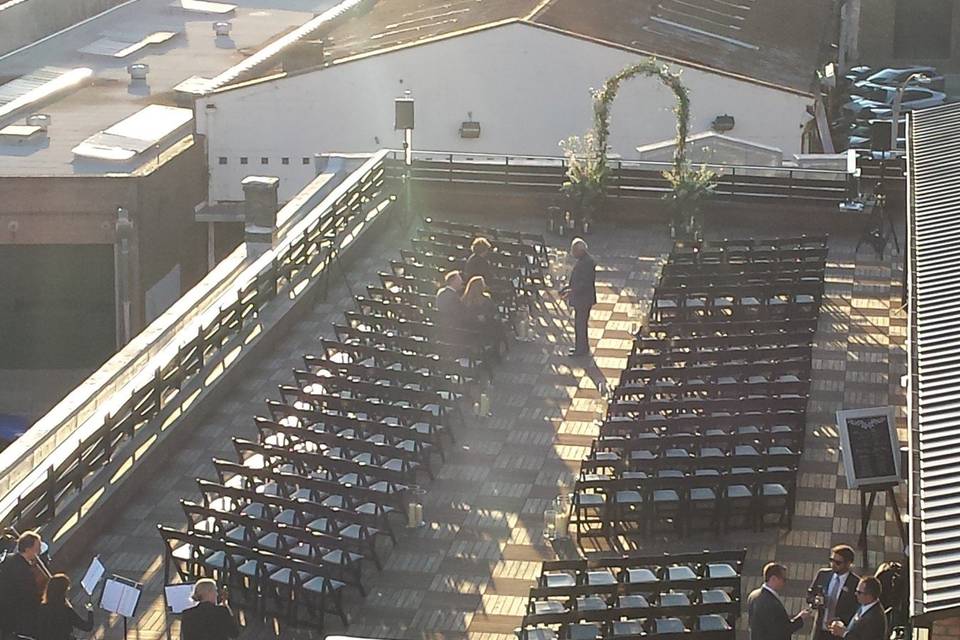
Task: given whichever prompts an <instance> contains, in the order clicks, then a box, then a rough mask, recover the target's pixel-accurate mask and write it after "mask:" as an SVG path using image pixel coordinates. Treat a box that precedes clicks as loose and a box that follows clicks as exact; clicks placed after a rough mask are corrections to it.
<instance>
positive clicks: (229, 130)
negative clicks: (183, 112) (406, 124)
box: [197, 24, 810, 201]
mask: <svg viewBox="0 0 960 640" xmlns="http://www.w3.org/2000/svg"><path fill="white" fill-rule="evenodd" d="M638 59H639V56H637V55H636V54H633V53H631V52H628V51H622V50H620V49H616V48H613V47H607V46H604V45H600V44H597V43H594V42H590V41H586V40H582V39H579V38H574V37H570V36H566V35H563V34H558V33H555V32H551V31H547V30H544V29H540V28H537V27H533V26H529V25H525V24H509V25H505V26H501V27H497V28H492V29H487V30H484V31H479V32H476V33H473V34H469V35H463V36H459V37H455V38H450V39H447V40H441V41H438V42H434V43H431V44H425V45H421V46H417V47H410V48H407V49H401V50H398V51H394V52H392V53H387V54H381V55H375V56H370V57H368V58H365V59H362V60H357V61H354V62H349V63H345V64H341V65H334V66H332V67H330V68H327V69H324V70H321V71H316V72H311V73H305V74H300V75H295V76H291V77H288V78H281V79H278V80H273V81H268V82H261V83H255V84H251V85H249V86H246V87H242V88H238V89H234V90H229V91H225V92H222V93H218V94H213V95H210V96H207V97H206V98H203V99H201V100H200V101H199V103H198V105H197V114H198V123H197V125H198V128H199V130H200V132H201V133H205V134H207V136H208V153H209V160H210V172H211V176H210V192H211V193H210V197H211V200H212V201H221V200H240V199H241V197H242V191H241V189H240V181H241V179H243V177H244V176H247V175H257V174H266V175H276V176H280V178H281V184H280V197H281V199H283V200H287V199H289V198H290V197H292V196H293V195H294V194H296V193H297V191H298V190H299V189H300V188H301V187H302V186H303V185H305V184H306V183H307V182H308V181H309V180H310V179H311V178H312V177H313V175H314V172H313V167H312V166H310V165H304V164H303V159H304V158H311V157H312V156H313V154H314V153H318V152H360V151H374V150H376V149H379V148H383V147H394V148H400V146H401V142H402V132H398V131H394V130H393V99H394V98H395V97H397V96H399V95H401V94H402V93H403V92H404V91H405V90H411V91H412V92H413V96H414V98H415V100H416V129H415V132H414V148H415V149H423V150H444V151H461V152H473V153H478V154H479V153H490V154H516V155H560V152H561V151H560V148H559V146H558V141H559V140H561V139H562V138H566V137H568V136H570V135H574V134H581V133H583V132H585V131H587V130H588V129H589V128H590V126H591V119H592V106H591V98H590V94H589V88H590V87H599V86H600V85H601V84H602V83H603V81H604V79H605V78H607V77H608V76H610V75H612V74H613V73H615V72H617V71H619V70H620V69H622V68H623V67H624V66H626V65H627V64H629V63H632V62H635V61H637V60H638ZM675 68H677V69H680V70H682V72H683V80H684V83H685V84H686V86H687V88H688V89H689V91H690V98H691V105H692V113H691V133H696V132H699V131H704V130H707V129H709V127H710V122H711V121H712V120H713V118H714V117H715V116H717V115H718V114H721V113H728V114H730V115H732V116H734V117H735V118H736V127H735V129H734V130H733V132H732V133H731V135H735V136H736V137H738V138H742V139H746V140H751V141H754V142H759V143H762V144H765V145H770V146H774V147H779V148H780V149H782V150H783V152H784V154H786V155H789V154H793V153H798V152H799V151H800V139H801V124H802V122H803V121H804V120H805V119H806V118H807V116H806V114H805V106H806V105H807V104H808V103H809V102H810V98H808V97H805V96H801V95H797V94H793V93H789V92H787V91H781V90H778V89H774V88H770V87H765V86H761V85H758V84H755V83H751V82H747V81H743V80H738V79H735V78H731V77H728V76H723V75H720V74H716V73H710V72H705V71H702V70H698V69H694V68H689V67H687V68H685V67H682V66H679V65H675ZM672 110H673V97H672V94H671V93H670V92H669V90H667V89H666V88H665V87H663V86H662V85H661V84H660V83H659V82H658V81H657V80H655V79H644V78H638V79H635V80H634V81H632V82H628V83H627V84H625V85H623V87H622V88H621V90H620V95H619V96H618V99H617V101H616V102H615V104H614V107H613V117H612V126H611V138H610V139H611V146H612V151H614V152H616V153H619V154H621V155H622V156H623V157H624V158H631V157H635V155H636V151H635V148H636V147H637V146H638V145H643V144H647V143H651V142H657V141H660V140H663V139H665V138H669V137H670V136H671V135H673V132H674V129H675V120H674V116H673V111H672ZM468 112H472V114H473V119H475V120H478V121H479V122H480V124H481V127H482V133H481V136H480V138H479V139H475V140H464V139H461V138H460V137H459V132H458V131H459V127H460V123H461V122H462V121H463V120H466V119H468ZM241 157H246V158H247V164H246V165H241V164H240V158H241ZM284 157H286V158H289V159H290V160H289V164H288V165H283V164H281V158H284ZM221 158H224V159H225V162H226V164H221V162H222V160H221ZM262 158H267V159H268V164H266V165H264V164H262V160H261V159H262Z"/></svg>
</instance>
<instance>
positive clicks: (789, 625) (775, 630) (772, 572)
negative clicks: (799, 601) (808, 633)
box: [747, 562, 813, 640]
mask: <svg viewBox="0 0 960 640" xmlns="http://www.w3.org/2000/svg"><path fill="white" fill-rule="evenodd" d="M786 584H787V568H786V567H784V566H783V565H782V564H778V563H776V562H768V563H767V564H766V566H764V567H763V586H762V587H760V588H759V589H756V590H754V591H753V592H751V593H750V595H749V596H748V597H747V613H748V614H749V615H750V640H789V638H790V636H791V635H793V634H794V633H796V632H797V631H799V630H800V629H802V628H803V622H804V620H806V619H807V618H810V617H812V616H813V611H811V610H810V609H804V610H803V611H801V612H800V613H798V614H797V615H795V616H793V617H790V616H789V615H788V614H787V610H786V608H785V607H784V606H783V601H782V600H781V599H780V592H781V591H782V590H783V588H784V586H786Z"/></svg>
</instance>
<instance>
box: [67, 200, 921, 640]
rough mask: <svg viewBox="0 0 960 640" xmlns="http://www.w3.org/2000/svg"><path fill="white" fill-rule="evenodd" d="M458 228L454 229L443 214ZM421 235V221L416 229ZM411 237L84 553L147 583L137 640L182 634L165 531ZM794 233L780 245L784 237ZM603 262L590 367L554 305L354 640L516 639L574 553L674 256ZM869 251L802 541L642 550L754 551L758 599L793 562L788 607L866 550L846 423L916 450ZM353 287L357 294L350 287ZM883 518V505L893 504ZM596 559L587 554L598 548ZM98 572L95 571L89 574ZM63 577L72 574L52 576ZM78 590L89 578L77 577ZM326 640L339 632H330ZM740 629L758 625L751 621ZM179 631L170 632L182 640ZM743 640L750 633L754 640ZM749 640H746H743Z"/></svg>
mask: <svg viewBox="0 0 960 640" xmlns="http://www.w3.org/2000/svg"><path fill="white" fill-rule="evenodd" d="M444 216H445V217H446V214H444ZM484 223H485V224H491V225H497V226H501V227H511V228H513V227H515V228H519V229H525V230H535V231H540V226H539V224H537V225H536V227H534V222H533V221H532V220H523V219H516V218H511V219H505V218H504V219H487V220H484ZM414 224H417V223H414ZM410 231H411V230H410V229H409V228H408V229H406V230H405V231H396V230H394V231H391V232H389V233H387V234H385V235H384V237H381V238H379V239H378V241H377V242H376V244H375V246H373V247H371V248H370V249H368V250H367V251H366V252H365V254H364V255H363V256H362V257H361V258H358V259H357V260H356V261H355V262H354V263H353V265H352V266H351V267H350V269H349V271H348V273H347V274H346V280H347V281H348V282H349V287H348V286H347V284H346V282H345V281H344V280H343V279H340V282H339V283H338V284H337V286H336V287H334V288H333V289H331V292H330V295H329V297H328V298H327V299H326V301H324V302H322V303H318V304H316V306H315V308H314V309H313V312H312V314H311V315H310V316H309V318H308V319H306V320H304V321H302V322H300V323H299V324H298V325H297V326H296V327H295V328H294V330H293V331H291V332H289V334H288V335H287V337H286V338H285V339H284V340H283V341H282V342H281V343H280V344H279V345H278V346H277V347H276V348H275V349H274V350H273V352H272V356H271V357H269V358H266V359H262V360H261V361H259V362H257V363H255V364H254V366H253V367H251V368H250V369H249V370H248V372H247V373H246V374H244V376H245V377H244V379H243V381H242V382H241V383H240V384H238V385H237V386H236V387H235V388H234V389H233V390H232V391H231V392H230V393H229V395H228V396H226V397H225V398H224V399H223V400H222V401H220V402H219V403H217V404H216V406H214V407H212V408H211V409H210V411H209V414H208V416H207V418H206V419H205V420H203V421H202V424H201V425H199V428H197V429H194V430H193V431H192V432H191V434H190V436H189V441H188V443H187V445H186V447H185V448H183V449H182V450H181V451H180V452H179V453H177V454H176V455H174V456H171V458H170V459H169V460H168V461H166V463H165V464H164V466H163V468H164V472H163V473H162V474H160V475H158V476H157V477H155V478H154V479H153V481H152V482H150V483H149V484H147V485H145V486H143V487H142V488H141V489H140V490H139V491H138V492H137V495H136V497H135V498H134V499H133V500H132V501H131V502H130V503H128V504H126V505H125V506H122V507H121V506H118V507H117V508H116V510H115V512H114V515H113V517H112V520H113V524H112V525H111V526H110V527H109V528H108V530H107V531H105V532H104V533H103V535H102V536H100V537H99V539H98V540H97V542H96V543H95V544H93V545H92V546H91V547H90V548H89V549H88V550H87V554H88V556H89V555H93V554H99V555H100V557H101V559H102V560H103V561H104V563H105V564H106V566H107V567H108V571H109V572H114V573H117V574H120V575H123V576H126V577H129V578H134V579H137V580H141V581H142V582H143V583H144V586H145V594H144V600H143V601H142V602H141V605H140V609H139V612H138V619H137V621H136V623H135V624H134V625H133V626H132V629H131V632H130V635H131V636H132V637H136V638H141V639H142V640H150V639H152V638H159V637H176V636H177V635H178V633H179V631H178V622H177V621H176V619H175V617H174V616H167V615H166V614H165V613H164V607H163V598H162V586H163V585H162V582H163V575H162V574H163V572H162V557H161V551H162V544H161V541H160V538H159V536H158V535H157V533H156V530H155V526H156V524H157V523H158V522H161V523H165V524H168V525H172V526H181V525H182V524H183V522H184V517H183V513H182V512H181V510H180V507H179V505H178V500H179V499H180V498H190V499H195V498H196V496H197V489H196V484H195V482H194V478H195V477H197V476H200V477H211V475H212V473H213V467H212V465H211V463H210V459H211V457H213V456H223V457H232V456H233V453H232V449H231V443H230V437H231V436H233V435H241V436H245V437H251V436H253V435H254V434H255V429H254V425H253V420H252V418H253V416H255V415H258V414H261V415H262V414H263V412H264V410H265V408H264V405H263V398H265V397H276V388H277V385H278V384H280V383H284V382H289V381H290V380H292V373H291V370H292V368H293V367H295V366H297V365H298V364H300V363H301V357H302V355H303V354H304V353H310V352H316V351H317V345H316V338H317V337H318V336H320V335H329V334H331V330H330V326H331V322H332V321H334V320H338V319H341V318H342V313H343V311H344V310H346V309H348V308H350V307H352V302H351V297H352V294H353V292H359V291H360V290H362V288H363V287H364V286H365V285H366V284H367V283H372V282H374V281H375V279H376V272H377V271H378V270H379V269H382V268H383V267H384V265H385V261H386V259H388V258H389V257H393V256H394V255H395V254H397V253H398V251H399V249H400V248H401V247H404V246H406V237H405V235H404V233H407V232H410ZM785 233H788V232H787V231H783V232H781V233H780V235H784V234H785ZM721 235H722V236H726V237H747V236H755V237H762V236H773V235H777V233H776V232H775V231H758V230H757V229H744V228H741V229H734V228H724V229H723V230H722V234H721V233H720V232H719V231H714V232H713V233H711V231H710V230H709V229H708V231H707V236H708V237H720V236H721ZM548 240H550V242H551V243H552V245H553V246H552V249H551V272H552V274H553V275H554V276H556V275H558V274H560V273H565V272H566V271H567V267H566V265H565V262H564V261H565V259H566V248H565V241H564V240H562V239H559V238H556V237H552V238H548ZM589 241H590V245H591V246H590V250H591V253H592V254H593V255H594V256H595V257H596V259H597V262H598V265H599V268H598V274H597V283H598V289H599V293H598V304H597V305H596V307H594V311H593V315H592V319H591V323H590V339H591V345H592V348H593V353H594V355H593V358H592V359H590V360H587V361H585V360H582V359H578V360H573V359H570V358H568V357H567V356H566V355H565V352H566V348H567V347H568V346H570V345H569V342H570V340H571V338H572V325H571V322H570V319H569V317H568V316H567V313H566V310H565V309H564V308H563V307H562V306H561V305H560V304H558V302H557V300H556V296H555V294H554V293H553V292H552V291H544V292H543V297H542V304H541V306H540V308H539V314H538V316H537V320H538V324H539V327H538V330H537V331H536V332H535V339H534V340H533V341H531V342H517V343H514V344H513V345H512V348H511V350H510V352H509V354H508V356H507V357H506V359H505V361H504V363H503V364H501V365H500V366H499V367H498V368H497V369H496V377H495V380H494V384H493V386H492V389H491V399H492V412H493V415H492V417H490V418H486V419H477V418H468V424H467V426H466V428H461V429H460V430H459V432H458V433H457V443H456V448H455V449H453V450H451V451H450V453H449V455H448V456H447V460H446V463H445V464H443V465H440V466H438V467H436V468H435V473H436V475H437V480H436V481H435V482H433V483H432V484H430V485H429V486H428V487H427V491H428V493H427V499H426V503H425V506H424V514H425V518H426V519H427V520H428V522H429V526H428V527H426V528H424V529H420V530H404V531H401V532H398V533H399V535H398V542H399V543H398V545H397V546H396V547H395V548H388V547H389V545H385V546H384V547H383V548H382V549H383V550H382V554H381V555H382V558H383V561H384V570H383V571H382V572H380V573H377V572H376V571H375V570H374V569H372V567H371V568H369V569H368V570H367V572H366V573H365V575H364V584H365V586H366V587H367V589H368V595H367V597H366V599H365V600H360V599H359V598H358V597H356V596H353V595H352V596H351V598H350V600H349V601H348V605H347V609H348V613H349V615H350V619H351V624H350V626H349V628H348V629H347V630H346V631H347V632H348V633H350V634H352V635H361V636H373V637H386V638H426V637H432V638H434V637H435V638H439V637H443V638H470V639H476V640H481V639H482V640H488V639H489V640H494V639H498V638H503V639H504V640H506V639H507V638H509V637H512V634H511V630H512V629H513V628H514V627H516V626H517V625H518V624H519V622H520V617H521V616H522V614H523V613H524V608H525V605H526V602H527V591H528V589H529V587H530V586H531V584H532V582H533V581H534V580H535V578H536V576H537V575H538V574H539V567H540V561H541V560H544V559H552V558H554V557H556V553H557V552H559V553H561V554H569V553H573V552H575V551H576V550H575V548H574V547H573V546H572V544H570V545H567V544H559V543H558V544H557V547H556V550H555V549H554V548H553V547H551V546H550V545H549V544H548V543H547V542H546V541H545V540H544V538H543V537H542V528H543V511H544V509H545V508H547V506H548V505H549V504H550V503H551V501H552V500H553V498H554V497H555V496H556V495H557V493H558V492H559V491H560V490H561V488H562V487H571V486H572V484H573V478H574V475H575V473H576V471H577V469H578V467H579V461H580V460H581V458H582V457H583V456H584V455H585V454H586V453H587V451H588V449H589V445H590V442H591V440H592V439H593V438H594V437H595V435H596V429H595V427H594V425H593V420H594V419H595V418H596V417H598V411H599V405H600V403H599V401H598V398H599V392H598V386H599V384H600V383H601V382H605V383H606V384H608V385H611V386H612V385H614V384H616V381H617V379H618V376H619V374H620V371H621V369H622V368H623V366H624V364H625V360H626V356H627V353H628V352H629V348H630V344H631V341H630V330H631V328H632V326H633V325H634V324H635V323H637V322H639V321H640V318H641V317H642V311H641V310H640V307H639V305H638V303H642V302H644V301H648V300H649V299H650V297H651V294H652V290H653V286H654V284H655V278H656V274H657V269H658V261H659V260H661V259H662V258H664V257H665V256H666V254H667V252H668V251H669V249H670V244H671V242H670V239H669V237H668V235H667V233H666V228H665V227H662V226H655V227H650V226H648V227H645V228H610V227H606V226H605V227H602V228H601V229H600V231H599V232H598V233H596V234H594V235H593V236H591V237H590V239H589ZM855 244H856V238H855V237H852V236H833V237H831V238H830V252H829V258H828V263H827V272H826V295H825V299H824V307H823V309H822V312H821V316H820V323H819V326H818V331H817V337H816V344H815V348H814V354H813V358H814V360H813V380H812V385H811V398H810V402H809V405H808V413H807V424H808V429H807V441H806V446H805V449H804V455H803V458H802V462H801V467H800V480H799V482H800V487H801V488H800V490H799V494H798V502H797V513H796V517H795V518H794V521H793V529H792V530H791V531H775V530H773V529H768V530H767V531H766V532H763V533H744V532H734V533H732V534H729V535H726V536H724V537H723V538H722V539H720V540H716V539H713V538H711V539H709V540H708V539H703V538H699V539H697V538H692V539H690V540H685V541H683V542H682V543H679V542H677V541H675V540H648V541H646V542H645V547H644V548H646V549H649V550H654V551H659V550H669V551H681V550H688V549H689V550H699V549H703V548H706V547H710V548H714V549H722V548H742V547H747V548H748V556H747V564H746V566H745V571H744V573H745V576H746V579H745V581H744V593H746V592H747V591H748V590H750V589H753V588H754V587H756V586H757V585H758V584H759V572H760V568H761V566H762V564H763V563H764V562H766V561H768V560H770V559H774V558H776V559H778V560H781V561H784V562H786V563H787V564H788V565H789V567H790V577H791V582H790V583H789V584H788V588H787V593H786V596H787V608H788V609H799V608H800V606H801V602H802V596H803V594H804V591H805V588H806V585H807V584H808V582H809V580H810V579H811V578H812V576H813V575H814V573H815V572H816V570H817V568H819V567H821V566H823V565H824V560H825V558H826V556H825V549H827V548H828V547H829V546H830V545H831V544H833V543H839V542H848V543H852V544H855V542H856V538H857V535H858V534H859V519H858V518H859V504H858V493H857V492H855V491H850V490H847V489H846V488H845V484H844V481H843V478H842V475H843V469H842V465H841V464H840V460H839V451H838V438H837V433H836V428H835V426H834V412H835V411H836V410H837V409H839V408H841V407H842V408H845V409H850V408H859V407H869V406H880V405H886V404H893V405H894V406H896V407H897V420H898V426H899V427H900V428H901V440H903V439H905V437H906V434H905V432H904V428H905V417H904V416H905V413H904V404H905V399H904V393H903V390H902V389H901V388H900V386H899V381H900V376H901V375H903V374H904V373H905V372H906V364H905V363H906V355H905V351H904V341H905V336H906V316H905V315H904V314H903V313H902V312H901V311H899V309H898V307H899V304H900V302H899V301H900V289H899V282H900V278H901V272H900V271H899V270H898V267H897V266H895V265H896V264H897V262H898V260H899V258H898V257H896V256H894V257H892V258H888V259H887V260H886V261H882V262H881V261H879V260H878V259H877V258H876V256H875V254H873V253H872V251H871V250H870V249H862V250H861V252H860V254H859V255H855V253H854V246H855ZM350 288H352V290H353V291H351V290H350ZM880 500H881V505H882V504H883V503H882V500H883V497H882V496H881V497H880ZM878 513H879V512H875V519H874V521H872V522H871V523H870V529H869V533H870V537H869V541H868V546H869V548H870V550H871V551H870V553H869V554H868V556H867V559H866V562H864V561H863V559H862V557H858V561H857V566H858V567H859V568H861V569H862V568H864V565H866V566H868V567H871V568H872V567H875V566H876V565H877V564H878V563H879V562H881V561H882V560H886V559H890V558H891V557H895V556H898V555H899V554H900V553H901V552H902V548H903V544H902V543H901V541H900V539H899V536H898V534H897V527H896V525H895V523H894V522H893V521H892V520H886V521H881V520H880V519H879V516H878V515H876V514H878ZM584 550H585V551H587V552H589V551H591V549H589V548H587V549H584ZM84 564H85V563H84ZM55 568H57V569H62V568H64V567H55ZM68 569H69V571H70V573H71V574H72V575H73V576H74V578H75V583H76V581H78V580H79V578H80V575H81V573H82V571H83V569H84V567H83V566H79V564H78V565H77V566H73V567H69V568H68ZM97 622H98V626H97V628H96V630H95V632H94V633H93V634H92V636H91V637H93V638H97V639H99V638H120V637H122V634H123V627H122V624H121V620H120V619H119V618H116V619H105V617H104V616H99V617H98V620H97ZM329 623H330V625H331V626H330V628H329V631H331V632H336V631H339V630H341V629H339V628H338V627H337V626H336V623H334V621H333V620H332V619H329ZM741 628H745V619H744V618H741ZM168 634H169V635H168ZM316 635H317V633H316V632H313V633H311V632H309V631H307V630H286V629H285V630H284V632H283V636H282V637H284V638H299V637H304V638H306V637H315V636H316ZM274 636H275V630H274V629H273V628H265V627H263V626H262V625H260V624H259V623H254V624H251V625H250V626H249V627H248V628H247V629H246V630H245V631H244V633H243V635H242V637H244V638H266V637H274ZM741 636H743V634H742V633H741ZM743 637H745V636H743Z"/></svg>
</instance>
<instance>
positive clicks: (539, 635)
mask: <svg viewBox="0 0 960 640" xmlns="http://www.w3.org/2000/svg"><path fill="white" fill-rule="evenodd" d="M514 633H515V634H516V636H517V638H518V640H557V638H558V636H557V632H556V631H554V630H553V629H551V628H550V627H521V628H518V629H515V630H514Z"/></svg>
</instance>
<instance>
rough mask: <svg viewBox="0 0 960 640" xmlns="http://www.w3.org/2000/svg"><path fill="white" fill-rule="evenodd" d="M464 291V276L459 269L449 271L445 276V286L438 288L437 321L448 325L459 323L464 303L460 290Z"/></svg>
mask: <svg viewBox="0 0 960 640" xmlns="http://www.w3.org/2000/svg"><path fill="white" fill-rule="evenodd" d="M461 291H463V278H462V277H461V276H460V272H459V271H448V272H447V273H446V275H445V276H443V286H442V287H440V289H438V290H437V300H436V303H435V306H436V308H437V322H438V323H442V324H444V325H446V326H454V325H456V324H458V323H459V320H460V316H461V311H462V308H463V303H461V302H460V292H461Z"/></svg>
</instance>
